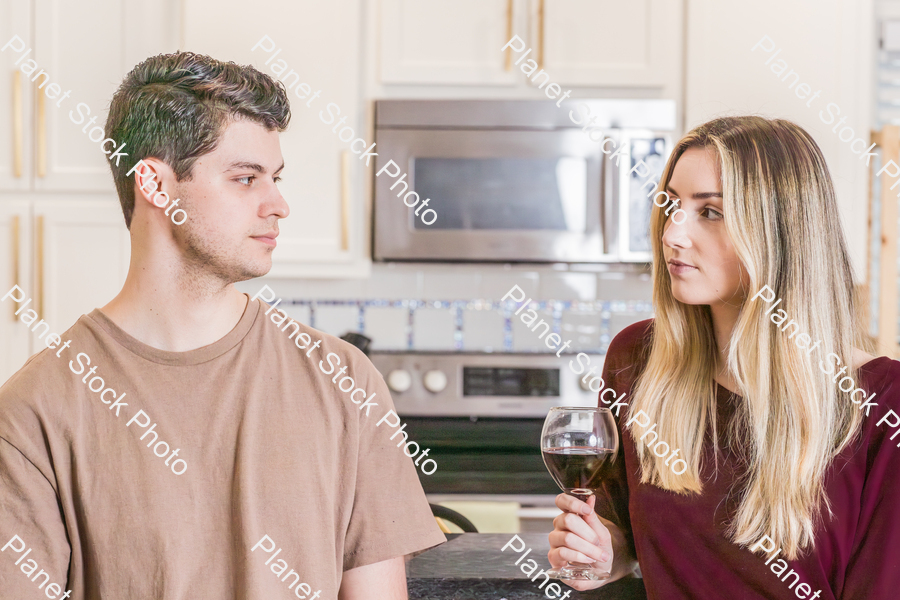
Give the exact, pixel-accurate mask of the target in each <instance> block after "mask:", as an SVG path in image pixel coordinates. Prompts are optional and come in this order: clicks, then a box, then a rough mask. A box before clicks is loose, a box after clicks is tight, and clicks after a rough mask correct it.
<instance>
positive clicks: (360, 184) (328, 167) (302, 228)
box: [184, 0, 377, 277]
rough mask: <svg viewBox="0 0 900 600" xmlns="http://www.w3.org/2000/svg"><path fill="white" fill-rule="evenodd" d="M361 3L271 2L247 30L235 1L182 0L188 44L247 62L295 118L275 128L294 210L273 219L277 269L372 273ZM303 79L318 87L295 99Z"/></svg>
mask: <svg viewBox="0 0 900 600" xmlns="http://www.w3.org/2000/svg"><path fill="white" fill-rule="evenodd" d="M360 8H361V7H360V0H331V1H329V2H317V1H314V0H302V1H299V2H298V1H293V2H292V1H288V0H274V1H272V2H269V3H268V4H267V12H269V13H271V14H273V15H279V18H278V19H273V20H271V21H270V22H268V23H267V25H266V28H265V29H253V30H252V31H253V33H252V34H250V33H248V29H247V27H246V15H245V8H244V3H243V2H241V1H240V0H224V1H220V2H217V3H215V4H213V3H212V2H211V0H186V5H185V17H184V20H185V27H184V31H185V49H187V50H191V51H193V52H201V53H205V54H209V55H211V56H213V57H215V58H217V59H219V60H233V61H235V62H237V63H238V64H247V63H251V64H253V65H254V66H255V67H256V68H258V69H259V70H261V71H263V72H265V73H267V74H268V75H270V76H272V77H275V78H279V77H280V78H281V79H282V81H284V83H285V87H286V88H288V97H289V98H290V102H291V124H290V128H289V129H288V131H286V132H284V133H282V134H281V136H280V139H281V150H282V154H283V155H284V162H285V168H284V171H283V173H282V182H281V183H280V184H279V189H280V190H281V193H282V194H283V195H284V198H285V200H287V202H288V205H289V206H290V210H291V212H290V215H289V216H288V218H286V219H283V220H282V221H281V222H280V223H279V228H280V231H281V234H280V235H279V237H278V247H277V248H276V250H275V253H274V255H273V267H272V271H271V272H270V275H271V276H273V277H304V276H305V277H365V276H367V275H368V273H369V272H370V261H369V258H368V256H369V251H368V243H367V229H368V228H367V227H366V223H367V222H368V217H367V204H368V203H366V202H364V201H363V198H364V195H363V191H364V189H365V188H366V186H365V185H364V178H365V177H366V176H368V174H370V173H371V172H372V171H371V170H370V169H371V166H374V163H375V161H374V159H370V162H371V163H372V165H370V168H369V169H367V168H366V164H365V160H360V156H361V155H359V154H352V153H350V145H351V143H352V142H353V140H354V139H357V138H361V139H363V140H364V141H365V142H366V144H365V146H364V147H369V146H370V145H371V144H372V142H373V141H374V140H373V136H372V134H371V133H370V131H369V130H370V127H371V125H370V124H369V122H368V121H367V119H366V115H365V111H364V110H363V109H362V107H361V103H360V87H359V86H360V81H359V80H360V74H359V69H360V66H359V61H360V51H361V49H360V37H361V35H360V34H361V31H362V24H361V22H360V12H361V11H360ZM211 10H215V11H216V13H217V16H216V26H215V27H210V25H209V12H210V11H211ZM263 33H265V35H266V37H265V38H264V37H263ZM261 40H264V41H261ZM258 42H259V44H258ZM260 44H261V45H260ZM255 46H259V47H257V48H256V50H253V48H254V47H255ZM267 49H268V51H267ZM267 62H268V64H266V63H267ZM298 74H299V75H298ZM300 84H305V85H308V86H309V87H310V88H311V90H312V95H315V94H316V93H317V92H318V93H319V95H318V96H317V97H315V98H310V97H307V98H304V99H301V98H300V96H301V95H303V92H302V91H300ZM343 117H346V122H345V123H343V124H338V122H339V121H340V119H341V118H343ZM349 128H352V130H353V136H352V137H348V136H350V131H349ZM341 133H343V135H344V140H346V141H343V140H342V139H341V138H339V137H338V135H339V134H341ZM358 148H359V143H357V149H358ZM373 151H377V148H376V150H373ZM345 153H347V154H345ZM345 156H347V158H344V157H345Z"/></svg>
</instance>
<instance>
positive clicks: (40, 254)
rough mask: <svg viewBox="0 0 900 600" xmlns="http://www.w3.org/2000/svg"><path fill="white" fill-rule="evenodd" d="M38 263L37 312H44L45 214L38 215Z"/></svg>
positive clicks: (40, 313) (35, 275)
mask: <svg viewBox="0 0 900 600" xmlns="http://www.w3.org/2000/svg"><path fill="white" fill-rule="evenodd" d="M34 245H35V248H36V250H37V263H36V264H35V273H34V278H35V285H36V287H37V288H38V297H37V305H36V308H37V313H38V314H39V315H43V314H44V215H38V217H37V233H36V235H35V243H34Z"/></svg>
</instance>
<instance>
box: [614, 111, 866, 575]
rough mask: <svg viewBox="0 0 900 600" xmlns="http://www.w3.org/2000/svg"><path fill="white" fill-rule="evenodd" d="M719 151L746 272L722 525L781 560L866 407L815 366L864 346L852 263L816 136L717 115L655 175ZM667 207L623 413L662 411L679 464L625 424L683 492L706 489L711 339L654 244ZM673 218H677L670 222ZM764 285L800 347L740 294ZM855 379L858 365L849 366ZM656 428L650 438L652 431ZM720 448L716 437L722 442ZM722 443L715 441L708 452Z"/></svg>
mask: <svg viewBox="0 0 900 600" xmlns="http://www.w3.org/2000/svg"><path fill="white" fill-rule="evenodd" d="M696 147H701V148H710V149H712V150H714V151H715V153H716V154H717V155H718V166H719V172H720V173H721V178H722V195H723V205H724V210H725V229H726V231H727V233H728V235H729V237H730V239H731V242H732V244H733V246H734V248H735V251H736V253H737V256H738V258H739V259H740V261H741V263H742V264H743V266H744V268H745V269H746V271H747V274H748V276H749V288H747V289H745V290H743V294H742V296H743V297H742V298H738V300H739V301H741V300H742V301H743V304H742V307H741V311H740V316H739V317H738V320H737V322H736V324H735V327H734V331H733V333H732V335H731V340H730V343H729V348H728V359H727V363H728V369H729V370H730V372H731V374H732V377H733V378H734V380H735V381H736V382H737V386H738V388H739V389H738V393H739V394H740V395H741V396H742V397H743V401H742V402H741V403H740V405H739V407H738V408H737V412H736V418H735V420H734V421H733V422H732V423H731V424H730V426H729V427H728V429H727V431H728V433H729V436H728V439H729V440H731V443H738V444H741V445H742V446H743V447H744V449H745V452H746V457H747V463H746V465H745V466H746V472H745V473H744V474H743V477H742V478H741V479H740V480H739V481H738V482H737V484H736V487H735V489H734V492H735V493H737V494H739V500H740V502H739V506H738V508H737V512H736V514H735V515H734V517H733V519H732V521H731V523H730V525H729V528H728V531H727V535H728V536H729V537H730V539H731V540H732V541H733V542H735V543H737V544H740V545H749V544H752V543H755V542H757V541H758V540H759V539H760V538H761V537H762V536H763V535H768V536H769V537H770V538H771V539H773V540H774V541H775V543H776V544H777V547H779V548H782V549H783V553H784V555H785V556H786V557H787V558H788V559H794V558H796V557H797V556H798V555H799V552H800V550H801V549H804V548H806V547H807V546H810V547H811V546H812V545H813V544H814V534H815V530H816V527H817V525H818V524H819V523H820V522H821V518H822V515H821V512H822V507H823V505H824V507H825V508H826V509H827V510H828V512H829V513H830V511H831V508H830V505H829V503H828V498H827V497H826V495H825V493H824V476H825V472H826V469H827V468H828V466H829V465H830V464H831V461H832V460H833V459H834V457H835V456H836V455H837V454H838V453H839V452H840V451H841V450H842V449H843V448H844V447H845V446H846V445H847V444H849V443H850V442H851V441H852V440H853V438H854V436H855V435H856V433H857V432H858V430H859V428H860V423H861V422H862V418H863V415H862V414H861V413H862V411H860V410H858V408H857V405H855V404H852V403H851V401H850V394H849V393H848V392H843V391H841V390H840V389H839V388H838V386H837V384H835V383H833V382H832V381H831V379H830V378H829V376H828V375H827V374H826V373H824V372H822V370H821V369H820V368H819V367H818V361H819V359H821V358H824V357H825V356H826V354H827V353H828V352H834V353H835V354H837V355H838V356H839V357H840V358H841V360H842V362H843V363H844V364H848V365H849V363H850V358H851V354H852V350H853V346H854V344H855V345H857V346H861V347H868V344H867V343H866V342H865V338H864V336H863V330H862V328H861V325H860V324H859V323H857V322H856V320H855V318H854V316H855V315H856V311H855V310H854V306H853V303H854V299H853V293H852V287H851V283H850V282H852V281H853V279H852V270H851V265H850V261H849V258H848V253H847V249H846V246H845V242H844V235H843V231H842V228H841V221H840V215H839V214H838V208H837V203H836V200H835V195H834V190H833V188H832V183H831V176H830V175H829V172H828V167H827V166H826V165H825V159H824V157H823V156H822V153H821V151H820V150H819V147H818V146H817V145H816V143H815V141H813V139H812V138H811V137H810V136H809V134H807V133H806V132H805V131H804V130H803V129H801V128H800V127H799V126H797V125H795V124H794V123H791V122H789V121H784V120H768V119H764V118H761V117H753V116H750V117H728V118H721V119H715V120H713V121H710V122H708V123H705V124H703V125H700V126H699V127H697V128H695V129H694V130H692V131H691V132H690V133H688V134H687V135H686V136H685V137H684V138H683V139H682V140H681V141H680V142H679V143H678V144H677V146H676V147H675V149H674V151H673V152H672V155H671V157H670V158H669V160H668V163H667V164H666V168H665V170H664V171H663V174H662V177H661V178H660V182H659V186H658V190H659V191H662V190H665V189H666V186H667V185H668V183H669V180H670V179H671V177H672V173H673V170H674V168H675V164H676V163H677V162H678V159H679V158H680V157H681V155H682V154H683V153H684V152H685V151H686V150H687V149H688V148H696ZM667 218H668V217H667V216H666V215H665V212H664V210H663V208H658V207H654V208H653V212H652V214H651V221H650V231H651V239H652V244H653V279H654V286H653V302H654V306H655V321H654V326H653V334H652V344H651V348H650V352H649V359H648V362H647V365H646V368H645V369H644V371H643V373H642V374H641V376H640V377H639V379H638V381H637V385H636V388H635V392H634V395H633V397H632V403H631V406H630V407H629V416H631V415H636V414H637V411H639V410H643V411H644V413H646V414H647V415H649V416H650V422H651V423H656V424H657V432H658V433H659V438H658V439H659V440H665V441H666V442H667V443H668V444H669V446H670V447H671V448H673V449H674V448H680V449H681V452H682V454H681V455H682V456H683V457H684V460H685V461H686V463H687V466H688V468H687V470H685V471H684V472H683V473H682V474H681V475H676V474H675V473H674V472H673V471H672V469H671V468H670V467H668V466H666V465H665V464H664V462H663V461H664V459H665V456H663V458H658V457H657V456H656V455H655V454H654V453H653V452H651V451H650V450H649V448H648V447H647V446H645V444H644V443H643V442H641V441H640V440H639V439H638V438H639V437H640V434H639V433H638V432H637V431H636V430H635V429H634V428H635V425H632V426H631V427H630V429H631V434H632V436H633V437H634V438H635V446H636V449H637V452H638V456H639V457H640V461H641V481H642V482H644V483H652V484H654V485H657V486H659V487H661V488H663V489H666V490H670V491H673V492H677V493H682V494H690V493H699V492H700V491H701V487H702V486H701V481H700V466H701V457H702V455H703V441H704V434H705V432H706V430H707V427H711V428H712V433H713V440H716V439H718V436H717V433H716V431H717V427H720V426H721V425H722V424H717V423H716V392H715V381H714V377H715V374H716V373H715V365H716V357H717V346H716V339H715V336H714V334H713V324H712V316H711V312H710V310H709V307H708V306H694V305H687V304H683V303H681V302H679V301H677V300H676V299H675V297H674V296H673V295H672V287H671V281H670V277H669V273H668V271H667V269H666V260H665V257H664V256H663V244H662V236H663V232H664V227H665V224H666V220H667ZM672 226H674V227H677V226H678V225H672ZM764 285H768V286H769V287H770V288H771V289H772V290H774V292H775V297H776V298H781V299H782V304H781V306H780V307H781V308H784V309H785V311H786V312H787V313H788V314H789V315H790V318H792V319H793V320H794V321H796V322H797V323H799V325H800V331H801V332H805V333H807V334H808V335H809V336H810V337H811V338H812V340H814V341H817V340H822V347H821V348H820V349H819V350H820V353H819V354H818V355H815V354H813V355H812V356H807V351H804V350H802V349H801V348H799V347H798V346H797V345H796V343H795V342H794V340H792V339H790V337H789V335H788V333H786V332H785V333H783V332H782V331H779V330H777V328H776V327H775V326H773V323H771V322H770V321H769V318H768V317H767V316H766V315H765V314H764V312H765V311H766V310H767V309H768V308H769V307H770V306H771V304H767V303H766V302H763V301H762V299H757V300H756V301H754V302H750V301H749V296H748V292H749V294H755V293H756V292H757V291H758V290H760V289H762V287H763V286H764ZM847 375H850V376H851V377H853V379H854V381H855V382H856V383H857V384H858V383H859V378H858V373H857V372H856V370H855V369H852V368H851V369H850V371H849V372H848V373H847ZM648 441H652V440H648ZM717 452H718V450H717ZM716 456H718V453H717V454H716Z"/></svg>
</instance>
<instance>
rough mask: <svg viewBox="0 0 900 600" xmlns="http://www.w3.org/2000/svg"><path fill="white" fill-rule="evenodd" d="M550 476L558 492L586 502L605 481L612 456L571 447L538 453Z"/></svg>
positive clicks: (608, 451) (609, 451)
mask: <svg viewBox="0 0 900 600" xmlns="http://www.w3.org/2000/svg"><path fill="white" fill-rule="evenodd" d="M541 454H543V456H544V464H545V465H546V466H547V470H548V471H550V476H551V477H553V481H555V482H556V485H558V486H559V487H560V488H562V490H563V491H564V492H565V493H567V494H570V495H572V496H575V497H576V498H578V499H579V500H582V501H584V502H587V499H588V497H590V495H591V494H592V493H593V490H596V489H599V488H600V486H601V484H602V482H603V480H604V479H605V478H606V476H607V473H608V472H609V469H610V467H612V464H613V461H614V460H615V459H616V453H615V451H614V450H612V449H610V448H591V447H589V446H571V447H568V448H544V449H543V450H542V451H541Z"/></svg>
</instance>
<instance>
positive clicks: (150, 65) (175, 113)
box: [106, 52, 291, 229]
mask: <svg viewBox="0 0 900 600" xmlns="http://www.w3.org/2000/svg"><path fill="white" fill-rule="evenodd" d="M236 117H243V118H247V119H250V120H253V121H255V122H257V123H259V124H261V125H263V126H264V127H265V128H266V129H268V130H269V131H272V130H278V131H284V130H285V129H287V126H288V123H289V122H290V120H291V109H290V104H289V103H288V98H287V92H286V91H285V89H284V85H283V84H282V83H281V82H280V81H276V80H274V79H272V77H270V76H269V75H266V74H265V73H262V72H260V71H258V70H257V69H255V68H254V67H252V66H250V65H247V66H241V65H238V64H235V63H234V62H222V61H219V60H216V59H214V58H211V57H209V56H205V55H203V54H195V53H193V52H176V53H174V54H160V55H157V56H153V57H151V58H148V59H147V60H145V61H144V62H142V63H140V64H139V65H137V66H136V67H135V68H134V69H132V70H131V72H130V73H128V75H126V76H125V79H124V80H123V81H122V85H120V86H119V89H118V90H116V93H115V94H114V95H113V98H112V102H111V103H110V107H109V116H108V117H107V119H106V137H107V138H111V139H113V140H115V142H116V144H118V145H120V146H121V145H122V144H123V143H124V144H125V148H124V152H126V153H128V157H127V158H126V159H125V160H124V161H123V162H122V164H120V165H118V166H117V165H116V162H117V161H110V168H111V169H112V174H113V179H114V180H115V182H116V191H117V192H118V194H119V202H121V204H122V213H123V214H124V215H125V224H126V226H128V228H129V229H130V228H131V217H132V215H133V214H134V184H133V183H132V182H131V181H132V180H131V178H130V177H128V176H126V175H125V174H126V173H127V172H128V171H130V170H131V168H132V167H133V166H134V165H135V164H137V161H138V160H139V159H143V158H147V157H153V158H157V159H159V160H161V161H163V162H164V163H166V164H167V165H169V166H170V167H171V168H172V170H173V171H174V172H175V178H176V180H178V181H183V180H186V179H190V178H191V169H192V168H193V166H194V161H196V160H197V159H198V158H199V157H201V156H203V155H204V154H207V153H209V152H212V151H213V150H215V148H216V145H217V144H218V143H219V138H220V137H221V135H222V132H223V131H224V129H225V126H226V125H227V124H228V123H229V122H230V120H231V119H234V118H236Z"/></svg>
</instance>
